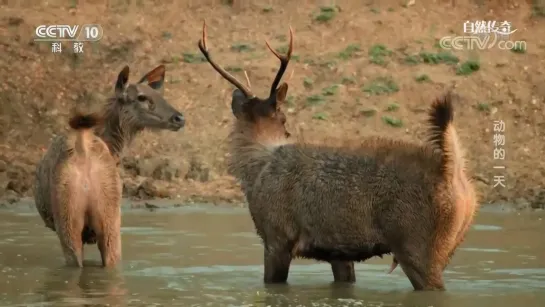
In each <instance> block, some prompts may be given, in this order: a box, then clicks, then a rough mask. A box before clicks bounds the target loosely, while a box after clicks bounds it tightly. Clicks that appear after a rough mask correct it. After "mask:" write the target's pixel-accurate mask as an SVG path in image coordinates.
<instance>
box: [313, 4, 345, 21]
mask: <svg viewBox="0 0 545 307" xmlns="http://www.w3.org/2000/svg"><path fill="white" fill-rule="evenodd" d="M338 11H339V9H338V7H337V6H322V7H320V11H319V12H318V13H316V14H315V15H314V20H315V21H317V22H320V23H326V22H329V21H331V20H332V19H333V18H335V16H336V15H337V12H338Z"/></svg>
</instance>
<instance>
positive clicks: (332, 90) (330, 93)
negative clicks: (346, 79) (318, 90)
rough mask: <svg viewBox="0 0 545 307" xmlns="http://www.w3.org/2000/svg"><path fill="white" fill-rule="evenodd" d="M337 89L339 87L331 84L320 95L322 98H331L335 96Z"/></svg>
mask: <svg viewBox="0 0 545 307" xmlns="http://www.w3.org/2000/svg"><path fill="white" fill-rule="evenodd" d="M338 89H339V85H337V84H333V85H331V86H328V87H326V88H324V89H323V90H322V95H324V96H333V95H335V94H337V90H338Z"/></svg>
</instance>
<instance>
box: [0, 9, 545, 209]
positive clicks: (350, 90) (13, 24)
mask: <svg viewBox="0 0 545 307" xmlns="http://www.w3.org/2000/svg"><path fill="white" fill-rule="evenodd" d="M8 2H9V3H10V4H9V5H8V4H6V3H8ZM82 2H85V3H82ZM390 2H391V3H389V2H388V3H385V2H381V1H367V2H366V3H367V4H363V3H362V2H361V1H335V3H336V4H337V5H336V6H332V7H322V8H320V5H318V4H316V3H317V2H315V1H287V0H285V1H284V0H277V1H234V3H231V4H229V3H226V2H225V1H161V2H159V1H151V0H140V1H98V0H95V1H92V0H89V1H60V0H52V1H48V2H47V4H40V5H38V6H33V7H29V6H25V4H24V3H23V2H14V1H3V2H1V1H0V3H3V4H0V7H1V10H0V17H1V18H0V35H1V36H0V50H1V52H2V55H3V56H2V58H1V59H0V74H1V75H2V80H1V82H2V83H1V88H0V90H1V94H0V103H1V106H2V107H1V109H0V125H1V126H2V128H3V129H1V131H0V140H1V144H0V197H1V198H2V199H4V201H5V202H14V201H15V200H17V199H18V198H20V197H22V196H30V195H31V193H32V189H31V185H32V184H33V180H34V168H35V164H36V162H37V161H38V159H39V158H40V156H41V155H42V154H43V150H44V148H45V147H46V146H47V145H48V143H49V140H50V138H51V136H53V135H54V134H57V133H63V132H64V131H65V130H66V124H65V122H66V115H67V112H68V110H69V107H70V106H72V105H74V104H75V103H76V102H77V103H97V102H100V101H101V100H102V99H104V96H105V95H110V94H111V92H112V89H113V86H114V80H115V78H116V75H117V73H118V71H119V70H120V69H121V68H122V66H123V65H125V64H129V65H130V66H131V71H132V73H133V75H132V78H133V79H132V80H134V79H136V78H138V77H140V75H141V74H142V73H144V72H146V71H148V70H149V69H151V68H153V67H155V66H156V65H157V64H158V63H165V64H166V65H167V84H166V86H165V87H166V91H165V95H166V97H167V98H168V99H169V100H170V102H171V103H172V104H173V105H175V106H176V107H178V108H179V109H181V110H183V111H184V113H185V115H186V118H187V127H186V129H185V130H184V131H183V132H177V133H174V132H162V133H159V134H152V133H145V134H143V135H142V136H141V137H140V138H138V139H137V140H136V142H135V143H134V144H133V145H132V147H131V148H130V149H129V150H128V151H127V156H126V158H125V159H124V161H123V166H124V169H123V176H124V179H125V187H124V194H125V196H127V197H132V198H139V199H149V198H156V197H168V198H179V199H180V201H184V200H188V199H192V200H195V201H214V202H237V203H238V202H240V201H241V199H242V195H241V193H240V190H239V188H238V186H237V185H236V183H235V181H234V180H233V179H232V178H231V177H229V176H228V175H226V172H225V161H224V160H225V157H226V151H225V138H226V136H227V133H228V130H229V125H230V124H231V122H232V115H231V110H230V107H229V106H228V104H229V102H230V101H229V96H230V92H231V87H230V85H229V84H228V83H227V82H226V81H224V80H223V79H221V78H220V77H219V76H218V74H217V73H215V72H214V71H213V70H212V69H211V68H210V67H209V65H208V64H206V63H203V61H202V58H201V56H200V55H199V54H198V49H197V47H196V43H197V41H198V39H199V35H200V33H201V32H200V31H201V26H202V21H203V19H204V18H206V20H207V23H208V29H209V44H210V48H211V49H212V50H213V52H214V55H215V57H216V59H217V60H218V61H219V62H221V63H225V64H224V65H225V66H228V68H229V70H231V71H232V72H233V73H235V74H237V75H239V76H241V71H242V70H243V69H245V70H247V72H248V74H249V77H250V79H251V81H252V86H253V88H254V89H255V91H256V92H257V93H258V94H259V93H261V95H264V94H265V93H266V91H267V89H268V88H269V85H270V82H271V81H272V78H273V77H274V71H275V69H276V68H277V65H278V61H277V59H276V58H274V57H273V56H272V55H271V54H270V52H269V51H268V50H267V49H266V47H265V44H264V40H265V39H269V40H270V42H271V44H272V45H273V46H275V48H278V49H280V50H281V49H283V48H285V47H286V43H287V41H286V36H287V33H288V26H289V25H291V26H292V27H293V29H294V31H295V56H294V60H293V61H292V63H291V64H290V67H289V68H288V74H287V75H290V74H291V72H292V71H294V73H293V75H292V77H291V80H290V81H289V84H290V90H289V106H288V108H287V110H286V111H287V114H288V126H289V129H290V130H291V131H292V132H296V131H298V129H300V130H301V131H304V133H305V135H310V136H339V137H342V136H344V135H355V136H361V137H364V136H366V135H373V134H382V135H388V136H391V137H397V138H406V139H413V140H417V139H421V138H422V136H423V132H424V126H423V123H424V119H425V112H424V111H425V109H426V108H427V106H428V104H429V103H430V101H431V99H432V98H433V97H435V96H437V95H438V94H440V93H441V92H442V90H443V89H444V88H445V87H447V86H450V85H452V84H454V85H455V86H456V88H457V94H458V95H460V96H461V98H462V100H461V102H460V105H457V106H456V117H455V121H456V125H457V128H458V131H459V135H460V138H461V141H462V142H463V144H464V146H465V148H466V150H467V158H468V160H469V163H470V168H471V170H472V173H473V174H474V178H475V182H476V185H477V187H478V190H479V192H480V194H481V195H482V200H483V202H484V203H494V202H502V201H503V202H506V201H508V202H513V203H516V204H518V205H519V206H522V207H543V204H544V203H545V187H544V186H543V180H542V178H544V175H545V174H544V173H545V162H543V161H542V159H541V157H542V156H543V155H544V149H545V135H544V131H545V129H544V127H545V121H544V120H543V114H544V112H543V103H544V99H545V87H544V86H543V85H544V84H545V76H544V73H543V69H542V68H543V67H545V57H544V56H543V54H544V51H545V45H544V44H543V41H542V38H543V37H545V17H543V16H544V15H545V9H543V8H541V7H538V6H537V5H530V4H527V3H519V4H510V3H508V2H507V1H478V2H479V3H481V4H480V5H478V4H476V2H473V1H429V0H428V1H420V0H419V1H416V3H414V4H411V3H409V5H401V4H400V3H401V1H400V2H397V1H390ZM453 2H456V3H455V6H453V4H452V3H453ZM44 3H45V2H44ZM224 3H226V4H224ZM250 3H251V4H250ZM320 3H321V2H320ZM326 3H328V4H330V3H331V1H323V3H322V4H326ZM483 3H484V4H483ZM466 20H470V21H475V20H497V21H498V23H499V22H500V21H504V20H505V21H509V22H511V24H512V28H513V29H517V31H516V32H515V33H514V34H513V35H512V36H511V40H517V41H526V44H527V48H526V49H524V50H521V49H520V48H519V49H516V50H500V49H499V48H498V47H494V48H491V49H488V50H480V51H479V50H457V51H452V52H448V51H446V50H443V49H440V48H439V47H438V44H437V42H438V39H440V38H441V37H443V36H446V35H463V23H464V21H466ZM88 23H98V24H100V25H102V27H103V29H104V37H103V39H102V40H101V41H100V42H98V43H85V44H84V53H83V54H74V53H72V50H71V46H69V45H66V46H64V50H63V52H62V53H61V54H54V53H52V52H51V45H50V43H35V42H33V41H32V36H33V33H34V29H35V27H36V26H37V25H40V24H80V25H82V24H88ZM494 120H503V121H504V122H505V123H506V128H505V146H504V147H503V148H504V149H505V152H506V156H505V160H504V161H498V160H494V159H493V150H494V143H493V134H494V132H493V121H494ZM530 161H531V162H530ZM500 164H501V165H504V166H505V167H506V169H504V170H499V169H494V168H493V167H494V166H496V165H500ZM495 175H504V176H505V178H506V182H505V185H506V187H505V188H501V187H496V188H494V187H493V186H494V180H493V178H494V176H495Z"/></svg>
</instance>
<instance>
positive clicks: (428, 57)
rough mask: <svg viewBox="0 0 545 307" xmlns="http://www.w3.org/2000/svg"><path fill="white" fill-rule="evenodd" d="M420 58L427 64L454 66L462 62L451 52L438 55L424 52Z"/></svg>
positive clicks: (442, 52)
mask: <svg viewBox="0 0 545 307" xmlns="http://www.w3.org/2000/svg"><path fill="white" fill-rule="evenodd" d="M419 56H420V58H421V59H422V62H424V63H426V64H450V65H454V64H457V63H458V62H460V59H459V58H458V57H457V56H455V55H454V54H452V53H451V52H449V51H439V52H437V53H433V52H426V51H422V52H420V54H419Z"/></svg>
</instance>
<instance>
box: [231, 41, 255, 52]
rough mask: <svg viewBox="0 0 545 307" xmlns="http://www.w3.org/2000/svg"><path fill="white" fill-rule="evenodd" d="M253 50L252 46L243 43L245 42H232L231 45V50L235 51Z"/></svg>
mask: <svg viewBox="0 0 545 307" xmlns="http://www.w3.org/2000/svg"><path fill="white" fill-rule="evenodd" d="M254 50H255V48H254V47H252V46H251V45H249V44H245V43H238V44H233V45H232V46H231V51H236V52H250V51H254Z"/></svg>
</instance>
